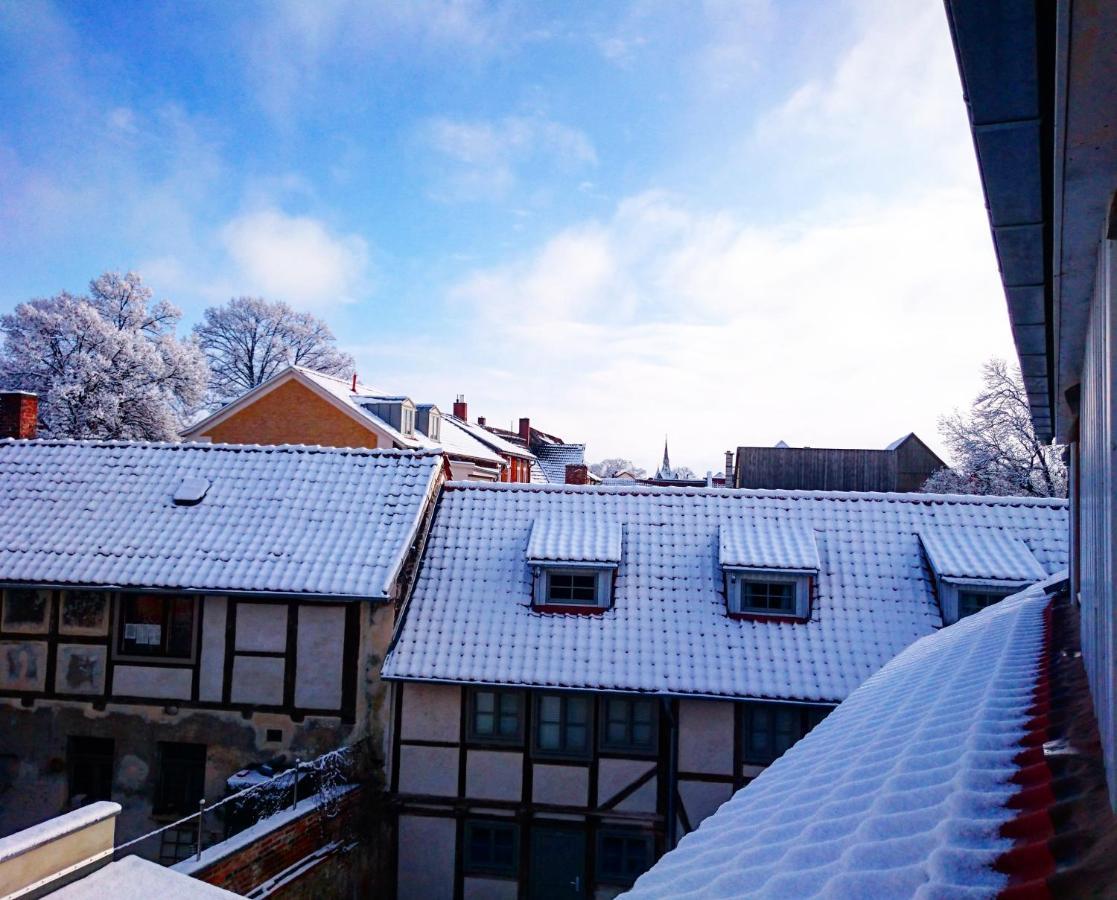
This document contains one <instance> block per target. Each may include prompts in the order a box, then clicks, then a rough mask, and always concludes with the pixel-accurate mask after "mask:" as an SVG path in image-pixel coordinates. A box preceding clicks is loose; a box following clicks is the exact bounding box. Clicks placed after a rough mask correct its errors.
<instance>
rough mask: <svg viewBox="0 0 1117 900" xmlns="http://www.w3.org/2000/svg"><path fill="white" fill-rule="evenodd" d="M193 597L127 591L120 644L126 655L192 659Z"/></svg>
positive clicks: (122, 603)
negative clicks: (130, 592) (128, 592)
mask: <svg viewBox="0 0 1117 900" xmlns="http://www.w3.org/2000/svg"><path fill="white" fill-rule="evenodd" d="M195 606H196V601H195V599H194V598H193V597H186V596H182V595H173V594H125V595H123V596H122V597H121V600H120V635H119V642H118V644H117V646H118V648H119V651H120V653H121V654H123V655H125V656H154V657H162V658H165V659H190V658H191V656H192V655H193V653H194V610H195Z"/></svg>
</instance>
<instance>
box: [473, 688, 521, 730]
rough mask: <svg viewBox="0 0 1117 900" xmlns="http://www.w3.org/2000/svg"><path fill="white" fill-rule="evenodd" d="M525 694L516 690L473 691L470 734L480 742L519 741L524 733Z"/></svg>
mask: <svg viewBox="0 0 1117 900" xmlns="http://www.w3.org/2000/svg"><path fill="white" fill-rule="evenodd" d="M522 722H523V696H522V695H521V694H519V693H517V692H515V691H485V690H475V691H473V692H472V697H471V698H470V707H469V736H470V737H471V738H473V739H474V740H479V741H502V742H504V741H507V742H514V741H519V740H520V738H521V737H522V736H523V732H522Z"/></svg>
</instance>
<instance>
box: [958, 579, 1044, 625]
mask: <svg viewBox="0 0 1117 900" xmlns="http://www.w3.org/2000/svg"><path fill="white" fill-rule="evenodd" d="M1029 584H1031V582H1028V581H990V580H987V579H980V578H940V579H939V604H940V605H941V606H942V621H943V624H944V625H953V624H954V623H955V622H959V621H961V619H960V617H959V615H958V594H959V593H962V592H972V593H975V594H993V593H1004V592H1006V591H1007V593H1005V596H1006V597H1007V596H1011V595H1012V594H1015V593H1016V592H1017V591H1022V590H1024V588H1026V587H1027V586H1028V585H1029ZM1001 599H1004V598H1003V597H1002V598H1001ZM998 602H999V601H998Z"/></svg>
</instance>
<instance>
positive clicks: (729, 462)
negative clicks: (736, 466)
mask: <svg viewBox="0 0 1117 900" xmlns="http://www.w3.org/2000/svg"><path fill="white" fill-rule="evenodd" d="M725 486H726V487H736V486H737V482H736V481H735V480H734V478H733V451H732V450H726V451H725Z"/></svg>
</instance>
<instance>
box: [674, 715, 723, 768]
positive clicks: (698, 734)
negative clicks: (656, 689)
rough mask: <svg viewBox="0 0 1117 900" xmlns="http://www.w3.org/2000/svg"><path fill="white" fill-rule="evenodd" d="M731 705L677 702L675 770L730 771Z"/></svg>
mask: <svg viewBox="0 0 1117 900" xmlns="http://www.w3.org/2000/svg"><path fill="white" fill-rule="evenodd" d="M734 721H735V717H734V715H733V704H732V703H729V702H726V701H722V700H680V701H679V771H680V772H701V773H703V774H709V775H732V774H733V727H734Z"/></svg>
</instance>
